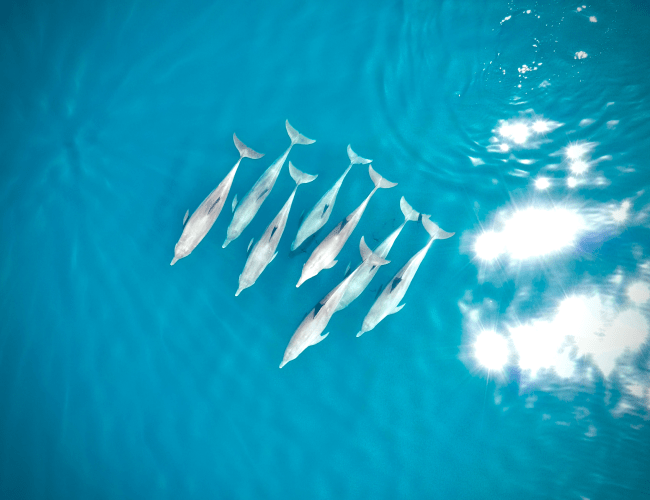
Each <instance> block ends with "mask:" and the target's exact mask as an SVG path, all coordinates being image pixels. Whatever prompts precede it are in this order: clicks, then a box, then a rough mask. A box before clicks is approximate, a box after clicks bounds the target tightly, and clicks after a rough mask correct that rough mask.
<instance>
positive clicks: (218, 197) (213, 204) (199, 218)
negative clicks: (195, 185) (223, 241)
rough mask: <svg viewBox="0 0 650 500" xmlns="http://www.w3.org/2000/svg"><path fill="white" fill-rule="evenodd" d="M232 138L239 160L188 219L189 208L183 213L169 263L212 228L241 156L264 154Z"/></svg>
mask: <svg viewBox="0 0 650 500" xmlns="http://www.w3.org/2000/svg"><path fill="white" fill-rule="evenodd" d="M232 138H233V140H234V141H235V146H237V150H238V151H239V160H237V163H235V166H234V167H233V168H232V169H231V170H230V172H228V175H226V178H225V179H224V180H222V181H221V183H220V184H219V185H218V186H217V187H216V188H215V189H214V191H212V192H211V193H210V194H209V195H208V196H207V198H206V199H205V200H203V202H202V203H201V204H200V205H199V208H197V209H196V210H195V212H194V213H193V214H192V217H190V220H188V221H187V224H186V223H185V221H186V220H187V216H188V214H189V210H188V211H187V212H186V213H185V218H184V219H183V224H184V225H185V227H184V228H183V234H181V237H180V239H179V240H178V243H176V246H175V247H174V258H173V259H172V261H171V264H170V265H172V266H173V265H174V264H176V262H177V261H178V260H179V259H182V258H183V257H187V256H188V255H189V254H191V253H192V250H194V249H195V248H196V246H197V245H198V244H199V243H201V240H202V239H203V238H204V237H205V235H206V234H208V231H210V229H211V228H212V225H213V224H214V222H215V221H216V220H217V217H219V214H220V213H221V209H222V208H223V204H224V203H225V202H226V198H228V193H229V192H230V186H232V181H233V179H234V178H235V174H236V173H237V169H238V168H239V164H240V163H241V160H242V158H253V159H258V158H261V157H262V156H264V154H261V153H257V152H256V151H253V150H252V149H251V148H249V147H247V146H246V145H245V144H244V143H243V142H241V141H240V140H239V139H238V138H237V135H236V134H233V135H232Z"/></svg>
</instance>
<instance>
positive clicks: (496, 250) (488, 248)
mask: <svg viewBox="0 0 650 500" xmlns="http://www.w3.org/2000/svg"><path fill="white" fill-rule="evenodd" d="M504 251H505V247H504V241H503V238H502V237H501V234H500V233H495V232H494V231H486V232H485V233H483V234H481V235H480V236H479V237H478V238H476V243H475V244H474V252H475V253H476V255H478V257H479V258H480V259H483V260H494V259H496V258H497V257H498V256H499V255H501V254H502V253H503V252H504Z"/></svg>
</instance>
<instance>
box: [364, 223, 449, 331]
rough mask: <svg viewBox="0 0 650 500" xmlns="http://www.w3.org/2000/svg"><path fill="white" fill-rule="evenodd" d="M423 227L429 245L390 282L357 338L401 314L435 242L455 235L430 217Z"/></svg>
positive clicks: (369, 312)
mask: <svg viewBox="0 0 650 500" xmlns="http://www.w3.org/2000/svg"><path fill="white" fill-rule="evenodd" d="M422 225H423V226H424V228H425V229H426V230H427V232H428V233H429V235H430V238H429V241H428V242H427V244H426V245H425V246H424V248H422V250H420V251H419V252H418V253H416V254H415V255H414V256H413V257H411V259H410V260H409V261H408V262H407V263H406V264H405V265H404V267H402V269H400V270H399V271H398V272H397V274H396V275H395V276H393V278H392V279H391V280H390V281H389V282H388V284H387V285H386V287H385V288H384V291H383V292H382V293H381V295H380V296H379V297H377V300H376V301H375V303H374V304H373V305H372V307H371V308H370V311H368V314H367V315H366V317H365V318H364V320H363V326H362V327H361V331H360V332H359V333H357V337H360V336H361V335H363V334H364V333H365V332H369V331H370V330H372V329H373V328H374V327H375V326H377V325H378V324H379V322H380V321H381V320H383V319H384V318H385V317H386V316H388V315H389V314H395V313H396V312H399V311H400V310H401V309H402V307H404V304H402V305H401V306H398V304H399V303H400V301H401V300H402V299H403V298H404V295H405V294H406V291H407V290H408V288H409V286H410V285H411V281H413V277H414V276H415V273H416V272H417V270H418V267H420V264H421V263H422V259H424V257H425V255H426V254H427V252H428V251H429V248H430V247H431V243H433V241H434V240H444V239H447V238H450V237H452V236H453V235H454V234H455V233H448V232H446V231H443V230H442V229H440V228H439V227H438V225H437V224H434V223H433V222H431V221H430V220H429V216H428V215H423V216H422Z"/></svg>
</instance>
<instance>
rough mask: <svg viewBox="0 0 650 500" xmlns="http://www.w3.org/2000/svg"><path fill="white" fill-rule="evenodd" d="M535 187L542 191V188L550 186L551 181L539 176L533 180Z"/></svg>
mask: <svg viewBox="0 0 650 500" xmlns="http://www.w3.org/2000/svg"><path fill="white" fill-rule="evenodd" d="M535 187H536V188H537V189H539V190H540V191H543V190H544V189H548V188H549V187H551V181H549V180H548V179H547V178H546V177H540V178H539V179H536V180H535Z"/></svg>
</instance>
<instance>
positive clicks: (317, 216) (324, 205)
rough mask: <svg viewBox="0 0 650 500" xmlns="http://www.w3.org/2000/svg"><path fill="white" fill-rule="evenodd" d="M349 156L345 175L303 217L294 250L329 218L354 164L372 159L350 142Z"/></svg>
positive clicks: (368, 161) (364, 162)
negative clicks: (360, 152)
mask: <svg viewBox="0 0 650 500" xmlns="http://www.w3.org/2000/svg"><path fill="white" fill-rule="evenodd" d="M348 157H349V158H350V165H348V168H346V169H345V172H343V175H341V177H339V180H337V181H336V182H335V183H334V185H333V186H332V187H331V188H329V189H328V190H327V192H326V193H325V194H324V195H323V196H322V197H321V199H320V200H318V203H316V205H314V208H312V209H311V210H310V211H309V213H308V214H307V215H306V216H305V218H304V219H303V221H302V224H301V225H300V228H299V229H298V234H297V235H296V239H295V240H293V243H291V250H292V251H293V250H295V249H296V248H298V247H299V246H300V245H302V243H303V242H304V241H305V240H306V239H307V238H309V237H310V236H311V235H312V234H314V233H315V232H316V231H318V230H319V229H320V228H321V227H323V226H324V225H325V223H326V222H327V221H328V220H329V218H330V214H331V213H332V209H333V208H334V203H335V202H336V195H338V194H339V189H341V184H343V180H344V179H345V176H346V175H348V172H349V171H350V169H351V168H352V165H356V164H359V163H363V164H367V163H370V162H371V161H372V160H367V159H365V158H361V157H360V156H359V155H358V154H356V153H355V152H354V151H352V148H351V147H350V145H349V144H348Z"/></svg>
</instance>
